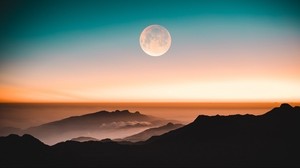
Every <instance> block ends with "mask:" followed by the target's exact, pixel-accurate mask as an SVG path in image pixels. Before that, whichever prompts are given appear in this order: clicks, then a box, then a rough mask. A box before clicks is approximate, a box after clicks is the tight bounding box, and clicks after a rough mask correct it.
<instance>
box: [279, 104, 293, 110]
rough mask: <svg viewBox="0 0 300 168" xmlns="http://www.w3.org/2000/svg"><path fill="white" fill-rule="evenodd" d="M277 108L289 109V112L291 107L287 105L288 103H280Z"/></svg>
mask: <svg viewBox="0 0 300 168" xmlns="http://www.w3.org/2000/svg"><path fill="white" fill-rule="evenodd" d="M279 108H281V109H289V110H290V109H292V108H293V107H292V106H291V105H289V104H288V103H282V104H281V105H280V107H279Z"/></svg>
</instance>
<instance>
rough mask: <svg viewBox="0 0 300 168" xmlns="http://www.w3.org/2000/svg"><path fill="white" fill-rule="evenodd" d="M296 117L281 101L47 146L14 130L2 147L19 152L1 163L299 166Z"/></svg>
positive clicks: (0, 141)
mask: <svg viewBox="0 0 300 168" xmlns="http://www.w3.org/2000/svg"><path fill="white" fill-rule="evenodd" d="M299 121H300V108H299V107H290V106H289V105H287V104H283V105H281V106H280V107H278V108H275V109H273V110H271V111H269V112H267V113H266V114H264V115H260V116H254V115H231V116H219V115H217V116H204V115H200V116H198V117H197V118H196V119H195V120H194V122H192V123H190V124H188V125H186V126H183V127H181V128H178V129H176V130H173V131H170V132H168V133H165V134H163V135H161V136H155V137H152V138H150V139H149V140H147V141H145V142H143V143H135V144H119V143H117V142H113V141H110V140H108V141H103V142H96V141H89V142H81V143H80V142H74V141H67V142H62V143H58V144H56V145H53V146H50V147H48V146H46V145H43V144H42V143H41V142H39V141H38V140H36V139H34V138H32V137H30V138H28V139H30V141H32V143H24V141H27V140H28V139H26V138H24V136H23V137H19V136H17V137H15V136H16V135H12V137H11V136H8V137H2V138H0V144H1V146H0V147H1V149H3V148H4V152H3V153H5V152H6V151H9V152H11V153H16V154H18V155H16V156H13V155H9V156H6V155H4V156H2V157H1V158H3V160H2V162H1V163H0V164H1V165H0V167H5V166H11V165H14V164H16V162H10V161H12V160H14V159H16V160H17V161H20V160H21V161H23V162H22V165H23V166H39V165H41V164H42V165H44V166H45V165H46V166H51V167H53V166H84V167H86V166H92V167H93V166H96V167H101V166H105V167H107V166H112V167H170V166H172V167H199V166H224V167H228V166H230V167H241V166H242V167H250V166H255V167H258V166H260V167H262V166H264V167H270V166H272V167H274V166H300V160H299V156H298V153H299V151H300V143H299V142H300V137H299V136H298V132H299V128H300V122H299ZM14 139H18V140H14ZM3 142H4V143H3ZM6 142H9V143H6ZM16 146H18V147H17V148H16ZM31 146H33V149H37V150H34V151H37V153H39V155H38V154H37V153H34V152H33V153H32V151H31ZM25 151H26V152H27V153H26V155H22V157H23V158H22V159H20V157H21V155H19V153H20V152H23V153H25ZM1 152H2V151H1ZM3 153H2V154H3ZM35 156H39V157H37V158H35ZM24 158H28V161H27V162H25V160H26V159H24ZM32 158H34V160H33V159H32ZM7 160H8V161H7ZM17 164H20V163H18V162H17Z"/></svg>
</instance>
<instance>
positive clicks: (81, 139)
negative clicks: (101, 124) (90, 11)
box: [71, 137, 100, 142]
mask: <svg viewBox="0 0 300 168" xmlns="http://www.w3.org/2000/svg"><path fill="white" fill-rule="evenodd" d="M71 141H77V142H86V141H100V140H99V139H97V138H93V137H77V138H72V139H71Z"/></svg>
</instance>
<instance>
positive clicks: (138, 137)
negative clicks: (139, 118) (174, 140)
mask: <svg viewBox="0 0 300 168" xmlns="http://www.w3.org/2000/svg"><path fill="white" fill-rule="evenodd" d="M182 126H184V125H182V124H173V123H168V124H166V125H164V126H161V127H157V128H149V129H147V130H145V131H142V132H140V133H137V134H134V135H131V136H128V137H126V138H123V139H118V140H117V141H130V142H138V141H145V140H147V139H149V138H151V137H152V136H158V135H162V134H164V133H167V132H169V131H172V130H175V129H177V128H180V127H182Z"/></svg>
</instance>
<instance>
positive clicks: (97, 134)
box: [0, 110, 177, 145]
mask: <svg viewBox="0 0 300 168" xmlns="http://www.w3.org/2000/svg"><path fill="white" fill-rule="evenodd" d="M169 122H174V121H172V120H166V119H162V118H158V117H154V116H149V115H144V114H141V113H139V112H134V113H133V112H130V111H128V110H116V111H112V112H108V111H98V112H95V113H89V114H85V115H81V116H72V117H69V118H65V119H62V120H58V121H53V122H50V123H45V124H42V125H40V126H35V127H30V128H28V129H25V130H20V129H16V128H3V129H2V133H3V134H2V135H7V134H8V133H9V132H10V133H16V134H30V135H33V136H34V137H36V138H38V139H39V140H41V141H42V142H44V143H46V144H48V145H53V144H56V143H58V142H62V141H66V140H70V139H72V138H75V137H92V138H95V139H105V138H110V139H116V138H124V137H127V136H130V135H133V134H136V133H139V132H141V131H144V130H146V129H149V128H153V127H159V126H163V125H165V124H167V123H169ZM175 122H177V121H175ZM0 131H1V130H0Z"/></svg>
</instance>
